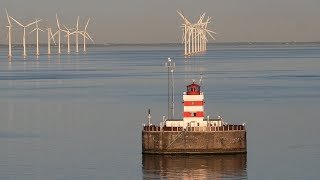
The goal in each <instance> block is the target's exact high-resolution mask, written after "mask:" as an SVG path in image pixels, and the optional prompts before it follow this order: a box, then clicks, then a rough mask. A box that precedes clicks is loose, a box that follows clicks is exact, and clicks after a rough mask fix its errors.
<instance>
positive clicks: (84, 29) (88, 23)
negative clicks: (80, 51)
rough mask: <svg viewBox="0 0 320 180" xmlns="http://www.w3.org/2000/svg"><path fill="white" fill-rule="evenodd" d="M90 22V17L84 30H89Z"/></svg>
mask: <svg viewBox="0 0 320 180" xmlns="http://www.w3.org/2000/svg"><path fill="white" fill-rule="evenodd" d="M89 22H90V18H89V19H88V21H87V24H86V26H85V28H84V31H86V30H87V27H88V24H89Z"/></svg>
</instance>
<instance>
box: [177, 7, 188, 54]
mask: <svg viewBox="0 0 320 180" xmlns="http://www.w3.org/2000/svg"><path fill="white" fill-rule="evenodd" d="M177 13H178V14H179V15H180V16H181V18H182V19H183V20H184V24H182V25H183V26H182V27H183V31H184V38H183V42H184V55H188V53H187V36H188V33H189V28H190V25H191V23H190V22H189V20H188V19H187V18H186V17H185V16H184V15H183V14H182V13H181V12H179V11H177ZM189 53H190V51H189Z"/></svg>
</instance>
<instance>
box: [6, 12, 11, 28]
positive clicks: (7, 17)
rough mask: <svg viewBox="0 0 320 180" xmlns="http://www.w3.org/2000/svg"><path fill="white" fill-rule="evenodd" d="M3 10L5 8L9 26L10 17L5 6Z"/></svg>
mask: <svg viewBox="0 0 320 180" xmlns="http://www.w3.org/2000/svg"><path fill="white" fill-rule="evenodd" d="M5 10H6V14H7V19H8V23H9V26H11V21H10V18H9V14H8V11H7V8H5Z"/></svg>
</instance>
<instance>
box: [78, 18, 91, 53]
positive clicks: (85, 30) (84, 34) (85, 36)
mask: <svg viewBox="0 0 320 180" xmlns="http://www.w3.org/2000/svg"><path fill="white" fill-rule="evenodd" d="M89 22H90V18H89V19H88V21H87V24H86V26H85V28H84V31H82V32H80V34H81V35H82V36H83V52H86V51H87V49H86V39H88V38H89V39H90V40H91V41H92V42H93V39H92V38H91V37H90V35H89V34H88V32H87V27H88V24H89Z"/></svg>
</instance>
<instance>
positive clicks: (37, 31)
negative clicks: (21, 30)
mask: <svg viewBox="0 0 320 180" xmlns="http://www.w3.org/2000/svg"><path fill="white" fill-rule="evenodd" d="M39 30H40V31H42V32H43V30H42V29H40V28H39V26H38V20H37V19H36V28H34V29H33V30H32V31H31V32H30V34H31V33H32V32H34V31H36V33H37V52H36V55H37V56H39Z"/></svg>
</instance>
